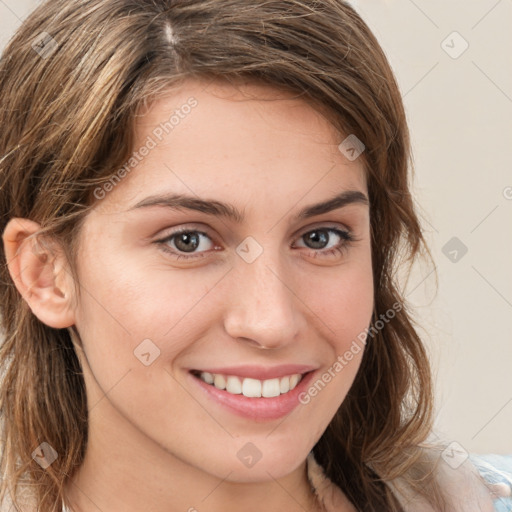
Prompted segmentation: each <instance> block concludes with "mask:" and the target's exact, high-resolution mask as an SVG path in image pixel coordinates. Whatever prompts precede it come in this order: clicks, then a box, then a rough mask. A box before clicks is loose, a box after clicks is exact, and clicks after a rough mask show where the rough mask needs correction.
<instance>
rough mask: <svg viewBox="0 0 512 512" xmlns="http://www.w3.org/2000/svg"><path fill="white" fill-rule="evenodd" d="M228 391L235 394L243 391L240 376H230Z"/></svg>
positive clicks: (227, 385)
mask: <svg viewBox="0 0 512 512" xmlns="http://www.w3.org/2000/svg"><path fill="white" fill-rule="evenodd" d="M226 391H227V392H228V393H232V394H233V395H240V394H241V393H242V383H241V382H240V379H239V378H238V377H233V376H229V377H228V378H227V381H226Z"/></svg>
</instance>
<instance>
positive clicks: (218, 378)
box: [213, 374, 226, 389]
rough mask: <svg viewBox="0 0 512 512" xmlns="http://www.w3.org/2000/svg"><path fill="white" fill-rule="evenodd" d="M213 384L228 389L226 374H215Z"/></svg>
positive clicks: (218, 387)
mask: <svg viewBox="0 0 512 512" xmlns="http://www.w3.org/2000/svg"><path fill="white" fill-rule="evenodd" d="M213 385H214V386H215V387H216V388H217V389H226V379H225V378H224V375H220V374H218V375H215V377H214V378H213Z"/></svg>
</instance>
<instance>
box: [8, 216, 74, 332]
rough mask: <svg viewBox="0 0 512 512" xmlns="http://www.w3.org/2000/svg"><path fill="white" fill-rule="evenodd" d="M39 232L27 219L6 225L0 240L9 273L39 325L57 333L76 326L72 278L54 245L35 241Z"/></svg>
mask: <svg viewBox="0 0 512 512" xmlns="http://www.w3.org/2000/svg"><path fill="white" fill-rule="evenodd" d="M40 229H41V226H40V225H39V224H37V223H36V222H33V221H31V220H29V219H21V218H13V219H11V220H10V221H9V222H8V224H7V226H6V228H5V230H4V233H3V235H2V240H3V243H4V250H5V255H6V259H7V266H8V268H9V273H10V275H11V277H12V279H13V281H14V284H15V285H16V288H17V289H18V291H19V292H20V294H21V296H22V297H23V299H24V300H25V302H27V304H28V305H29V307H30V309H31V310H32V312H33V313H34V315H35V316H36V317H37V318H38V319H39V320H41V322H43V323H44V324H46V325H48V326H50V327H54V328H56V329H62V328H65V327H70V326H71V325H73V324H74V323H75V317H74V311H73V307H72V304H73V301H72V298H73V293H74V288H73V278H72V276H71V274H70V271H69V270H68V265H67V260H66V258H65V256H64V253H63V251H62V250H59V248H58V246H57V244H56V243H55V242H52V243H49V242H46V241H45V240H43V239H38V236H37V233H38V231H39V230H40ZM41 242H43V243H41Z"/></svg>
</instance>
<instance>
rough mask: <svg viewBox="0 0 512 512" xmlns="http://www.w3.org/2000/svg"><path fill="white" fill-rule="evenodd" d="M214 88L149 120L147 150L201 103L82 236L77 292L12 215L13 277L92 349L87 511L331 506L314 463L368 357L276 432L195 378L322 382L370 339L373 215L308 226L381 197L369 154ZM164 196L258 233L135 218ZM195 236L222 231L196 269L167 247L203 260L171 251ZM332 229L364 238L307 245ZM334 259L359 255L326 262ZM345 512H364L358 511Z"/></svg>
mask: <svg viewBox="0 0 512 512" xmlns="http://www.w3.org/2000/svg"><path fill="white" fill-rule="evenodd" d="M205 87H206V85H205V83H201V82H195V81H190V82H188V83H186V84H185V85H184V86H183V87H180V88H177V89H173V90H172V91H170V92H169V93H168V94H167V95H166V96H165V97H162V98H160V99H158V100H156V101H155V102H154V103H152V104H150V105H149V106H148V108H147V110H146V111H145V112H144V113H143V114H144V115H143V116H142V117H140V118H138V120H137V124H136V141H135V145H134V149H137V148H140V147H141V146H142V145H143V144H144V142H145V141H146V140H147V137H148V135H151V133H152V131H153V130H154V129H155V127H157V126H158V125H159V124H160V123H161V122H163V121H165V120H167V119H169V117H170V115H171V113H172V112H173V110H175V109H177V108H179V107H180V106H181V105H183V104H185V103H186V101H187V99H188V98H189V97H190V96H194V98H196V100H197V102H198V104H197V106H196V107H195V108H194V109H192V111H191V112H190V114H189V115H187V116H185V117H184V119H182V120H181V121H180V123H179V124H178V125H177V126H175V127H174V129H173V130H172V132H170V133H169V134H168V135H167V136H166V137H164V138H163V140H162V141H161V142H159V143H158V144H157V146H156V147H155V148H154V149H152V150H151V151H150V152H149V154H148V155H147V156H146V157H145V158H144V159H143V160H142V161H141V162H140V163H139V164H138V165H137V166H136V168H134V169H133V170H132V171H131V172H130V173H129V174H127V175H126V176H125V177H124V178H123V179H122V180H121V181H120V182H119V183H118V184H117V185H116V186H115V187H114V188H113V190H111V191H110V192H108V194H106V195H105V197H104V198H102V199H100V200H98V201H97V203H96V204H95V206H94V208H93V210H92V211H91V213H90V214H89V215H88V216H87V218H86V220H85V223H84V225H83V229H82V231H81V232H80V235H79V243H80V250H79V253H78V258H77V272H78V282H75V281H74V280H73V278H72V277H71V276H72V274H71V272H70V270H69V266H68V264H67V262H66V260H65V258H64V257H63V254H62V251H60V250H59V247H58V246H54V247H53V248H52V250H51V251H49V252H48V253H47V255H46V257H43V258H41V257H38V256H37V254H35V253H36V252H37V251H35V249H34V237H31V235H33V234H34V233H37V230H38V229H39V225H38V224H37V223H36V222H32V221H29V220H27V219H12V220H11V221H10V223H9V225H8V227H7V229H6V230H5V232H4V236H3V238H4V244H5V247H6V251H7V257H8V261H9V268H10V271H11V275H12V276H13V279H14V280H15V282H16V286H17V287H18V289H19V290H20V293H21V294H22V295H23V297H24V298H25V300H26V301H27V302H28V304H29V306H30V307H31V309H32V311H33V312H34V314H35V315H36V316H37V317H38V318H39V319H40V320H41V321H42V322H44V323H46V324H47V325H50V326H52V327H56V328H66V327H70V326H75V328H76V329H77V331H78V333H79V335H80V339H81V343H82V345H83V350H82V349H81V348H80V347H78V346H77V352H78V354H79V357H80V360H81V363H82V367H83V371H84V379H85V383H86V387H87V394H88V406H89V443H88V447H87V452H86V457H85V460H84V463H83V464H82V466H81V467H80V468H79V470H78V472H77V473H76V475H75V476H74V478H73V479H72V481H71V483H70V484H69V485H68V486H67V489H66V492H67V495H68V497H69V499H70V500H71V503H72V504H73V505H74V507H75V509H76V510H79V511H86V512H89V511H91V512H92V511H98V510H102V511H107V510H108V511H109V512H117V511H124V512H126V511H128V512H130V511H140V510H152V511H155V512H164V511H165V512H168V511H169V510H183V511H186V510H194V509H196V510H199V511H201V512H217V511H221V510H222V511H224V512H226V511H227V512H230V511H235V510H237V511H238V510H246V511H257V510H258V511H259V510H268V511H278V510H279V511H282V510H289V511H303V510H308V511H310V510H311V511H312V510H318V506H317V505H316V504H315V502H314V498H313V494H312V492H311V490H310V488H309V484H308V480H307V473H306V457H307V455H308V453H309V452H310V450H311V449H312V448H313V446H314V445H315V443H316V442H317V441H318V439H319V438H320V436H321V435H322V433H323V432H324V430H325V429H326V427H327V425H328V424H329V422H330V421H331V419H332V417H333V416H334V414H335V412H336V410H337V409H338V408H339V406H340V404H341V403H342V402H343V400H344V398H345V396H346V394H347V392H348V390H349V388H350V386H351V384H352V382H353V380H354V377H355V375H356V373H357V370H358V368H359V366H360V361H361V357H362V354H363V350H361V351H359V352H358V353H357V354H355V355H354V356H353V359H352V360H351V361H350V363H349V364H347V365H346V366H345V367H344V368H343V371H341V372H339V373H338V374H337V375H336V377H335V378H334V379H332V380H331V382H330V383H329V384H328V385H327V386H325V388H324V389H323V390H322V391H321V392H320V393H318V394H317V395H316V396H315V397H313V398H312V399H311V401H310V402H309V403H308V404H305V405H303V404H300V405H299V406H298V407H297V408H296V409H294V410H293V411H292V413H291V414H289V415H288V416H287V417H285V418H280V419H278V420H266V421H258V420H251V419H248V418H242V417H239V416H236V415H234V414H233V413H231V412H229V411H227V410H225V409H223V408H221V407H220V406H219V405H218V404H217V403H216V402H214V401H212V400H210V399H208V398H207V397H206V396H205V395H203V394H202V393H200V390H199V389H198V387H197V385H195V384H194V383H193V382H191V377H190V374H189V372H188V370H189V369H190V368H205V367H214V366H234V365H237V364H260V365H264V366H276V365H279V364H285V363H297V364H300V363H302V364H311V365H313V366H314V367H315V368H317V370H316V373H317V377H320V376H321V375H322V374H323V373H324V372H326V371H327V369H329V368H330V367H331V366H332V365H333V363H334V362H335V361H336V358H337V357H338V355H342V354H344V353H345V352H346V351H347V350H348V349H349V348H350V346H351V344H352V342H353V341H354V340H355V339H356V338H357V336H358V335H360V334H361V332H364V330H365V329H366V328H367V327H368V325H369V323H370V320H371V314H372V310H373V293H374V290H373V279H372V265H371V263H372V262H371V245H370V221H369V208H368V205H365V204H363V203H353V204H349V205H347V206H345V207H343V208H339V209H336V210H333V211H331V212H328V213H324V214H320V215H317V216H315V217H312V218H308V219H298V218H297V212H298V211H299V210H300V209H302V208H303V207H305V206H307V205H311V204H316V203H319V202H323V201H326V200H328V199H330V198H332V197H333V195H335V194H337V193H340V192H342V191H343V190H358V191H360V192H362V193H364V194H365V195H367V194H368V191H367V184H366V178H365V173H364V169H363V162H362V158H358V159H356V160H354V161H349V160H348V159H347V158H345V156H344V155H343V154H342V153H341V152H340V151H339V150H338V147H337V146H338V145H339V144H340V142H341V141H342V140H343V139H344V138H345V137H344V136H341V135H340V134H339V133H337V132H336V131H335V130H334V128H333V127H332V125H330V124H329V123H328V121H327V120H326V119H325V118H324V117H322V116H321V115H320V114H319V113H318V112H317V111H316V110H314V109H313V108H312V107H311V106H309V105H308V104H307V103H305V102H304V101H302V100H297V99H291V96H287V95H286V94H284V93H283V92H280V91H277V90H276V89H273V88H269V87H268V86H262V85H255V84H252V85H248V84H246V85H244V86H240V87H238V88H235V87H234V86H232V85H229V84H224V83H215V84H210V85H209V86H208V87H206V88H205ZM269 99H271V100H272V101H268V100H269ZM162 192H174V193H175V192H179V193H184V194H191V195H196V196H199V197H201V198H207V199H215V200H219V201H224V202H227V203H230V204H232V205H233V206H236V207H237V208H238V209H239V210H241V211H242V212H243V213H244V214H245V220H244V222H242V223H240V224H237V223H235V222H233V221H232V220H230V219H226V218H221V217H219V216H215V215H208V214H206V213H202V212H194V211H191V210H185V209H183V210H174V209H171V208H167V207H163V206H154V207H147V208H136V209H133V206H134V205H135V204H137V203H138V202H140V201H141V200H143V199H145V198H147V197H148V196H151V195H154V194H157V193H158V194H160V193H162ZM181 227H186V228H188V229H190V230H191V231H192V230H193V229H198V230H200V231H203V232H206V233H207V235H208V237H203V238H201V242H200V246H199V247H198V248H197V249H195V253H193V254H198V253H202V256H204V257H198V258H196V259H192V260H190V261H185V260H183V259H177V258H176V257H175V256H173V255H172V254H170V253H169V252H166V251H165V250H164V249H163V247H167V248H168V249H169V250H171V251H173V250H174V251H175V253H177V254H182V255H187V254H188V255H190V253H188V252H184V251H183V250H182V251H180V250H179V248H180V247H181V248H182V247H183V244H181V245H179V240H178V238H177V237H175V238H174V239H172V240H171V239H169V238H168V237H169V235H170V234H172V233H173V232H174V231H176V230H177V229H179V228H181ZM329 227H335V228H338V229H342V230H349V231H350V232H351V233H352V235H353V236H354V237H355V238H356V240H355V241H353V242H351V243H350V244H347V242H345V241H344V240H343V239H342V238H340V237H339V236H338V235H336V234H335V233H333V232H331V231H326V232H325V235H326V236H327V240H326V242H325V243H324V246H326V247H327V248H323V247H322V246H320V245H314V244H313V243H312V241H311V240H310V239H309V238H308V237H307V236H304V235H306V234H307V233H310V232H311V231H314V230H315V228H316V229H319V228H324V229H326V228H329ZM249 236H250V237H252V238H253V239H254V240H256V241H257V243H258V244H259V245H260V246H261V248H262V249H263V252H262V253H261V254H260V255H259V256H258V257H257V258H256V259H255V260H254V261H253V262H252V263H248V262H247V261H245V260H244V259H243V258H242V257H240V256H239V255H238V253H237V252H236V249H237V247H238V246H239V245H240V244H241V242H242V241H244V240H245V239H246V238H247V237H249ZM166 237H167V241H166V242H162V243H156V241H157V240H162V239H164V238H166ZM344 244H345V245H344ZM336 245H340V246H343V245H344V247H345V249H344V251H343V252H342V253H335V254H331V255H325V254H326V252H327V251H328V250H329V249H330V248H332V247H333V246H336ZM39 250H40V251H44V250H45V249H44V248H43V249H39ZM145 339H150V340H152V343H154V345H155V346H157V347H158V349H159V350H160V354H159V356H158V357H157V358H156V359H155V360H154V362H152V364H150V365H149V366H145V365H144V364H142V363H141V361H140V360H139V359H138V358H137V357H135V356H134V350H135V349H136V348H137V347H138V346H139V345H140V343H141V342H142V341H143V340H145ZM315 380H316V379H315ZM248 442H250V443H253V444H254V445H255V446H256V447H257V449H258V450H259V452H260V453H261V455H262V457H261V459H260V460H259V461H258V462H257V463H256V464H255V465H254V466H252V467H250V468H249V467H246V466H245V465H244V464H242V463H241V461H240V460H239V458H238V457H237V453H238V451H239V450H240V449H241V448H242V447H244V446H245V445H246V443H248ZM340 510H342V511H343V510H346V511H349V510H355V509H354V508H353V507H352V506H351V505H350V504H349V503H348V502H347V503H346V504H345V505H344V506H343V508H342V509H340Z"/></svg>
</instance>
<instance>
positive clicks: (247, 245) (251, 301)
mask: <svg viewBox="0 0 512 512" xmlns="http://www.w3.org/2000/svg"><path fill="white" fill-rule="evenodd" d="M256 244H257V242H256V243H255V240H246V241H244V242H242V243H241V244H240V246H239V247H238V248H237V253H238V256H239V257H238V258H237V259H236V260H235V261H236V263H235V269H234V275H233V279H235V280H236V283H235V285H234V286H233V288H232V290H233V294H232V297H231V300H230V301H229V308H228V311H227V313H226V315H227V316H226V330H227V331H228V333H229V334H230V335H231V336H232V337H234V338H239V337H243V338H248V339H251V340H253V341H254V342H256V343H258V344H259V345H262V346H264V347H268V348H270V347H272V348H277V347H279V346H282V345H285V344H287V343H289V342H290V341H292V340H293V339H294V337H295V335H296V332H297V329H298V322H297V315H298V312H297V310H296V300H295V297H294V294H293V292H292V289H293V283H291V282H287V281H289V279H290V277H289V273H288V272H285V271H284V268H285V267H284V265H285V263H284V262H283V261H282V259H283V257H282V254H280V250H279V247H270V246H267V247H265V249H264V250H263V247H262V246H261V245H259V244H258V245H256ZM258 246H259V248H258Z"/></svg>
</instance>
